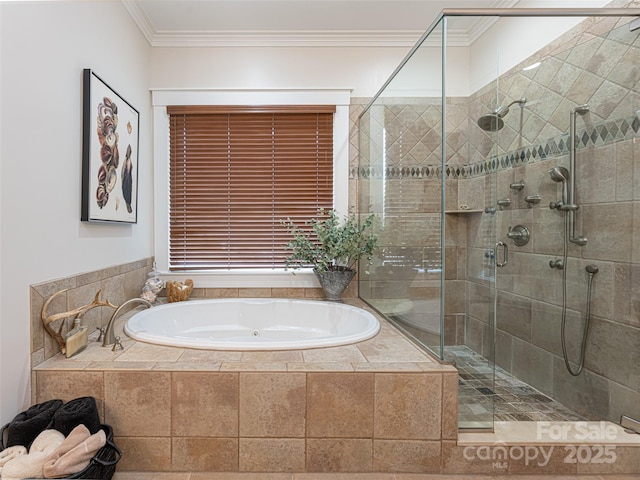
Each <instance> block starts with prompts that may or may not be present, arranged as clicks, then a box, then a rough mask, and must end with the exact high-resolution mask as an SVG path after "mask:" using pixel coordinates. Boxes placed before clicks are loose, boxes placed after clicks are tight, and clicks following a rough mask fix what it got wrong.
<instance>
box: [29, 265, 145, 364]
mask: <svg viewBox="0 0 640 480" xmlns="http://www.w3.org/2000/svg"><path fill="white" fill-rule="evenodd" d="M152 265H153V258H144V259H142V260H138V261H135V262H130V263H124V264H121V265H114V266H112V267H108V268H103V269H101V270H95V271H92V272H84V273H79V274H77V275H72V276H69V277H65V278H60V279H56V280H50V281H46V282H42V283H38V284H35V285H31V288H30V299H31V306H30V311H31V365H32V366H35V365H38V364H40V363H42V362H43V361H45V360H47V359H48V358H51V357H53V356H54V355H56V354H57V353H58V351H59V350H58V345H57V344H56V342H55V341H54V340H53V338H51V336H50V335H49V334H48V333H47V332H46V331H45V329H44V327H43V325H42V319H41V317H40V315H41V312H42V306H43V304H44V302H45V300H46V299H47V298H49V297H50V296H51V295H53V294H54V293H56V292H58V291H60V290H63V289H67V291H66V292H65V293H63V294H61V295H59V296H58V297H56V299H55V300H54V301H53V302H51V304H50V305H49V309H48V312H49V313H50V314H54V313H60V312H65V311H69V310H72V309H74V308H77V307H80V306H82V305H87V304H89V303H91V302H92V301H93V299H94V297H95V295H96V292H97V291H98V290H100V292H101V293H100V300H102V301H105V300H109V301H110V302H111V303H113V304H114V305H119V304H121V303H123V302H124V301H126V300H128V299H130V298H133V297H137V296H138V295H139V294H140V292H141V290H142V286H143V285H144V282H145V281H146V280H147V274H148V273H149V272H150V271H151V267H152ZM112 313H113V309H111V308H108V307H100V308H94V309H93V310H90V311H89V312H87V314H86V315H85V316H84V317H83V319H82V322H83V325H86V326H87V327H89V333H91V332H93V331H94V330H95V329H96V327H104V326H105V325H106V324H107V322H108V321H109V318H110V317H111V314H112ZM72 320H73V319H72V318H71V319H66V320H64V321H66V322H67V325H66V328H65V329H64V330H63V332H62V333H63V334H64V333H66V332H67V331H68V328H70V326H71V323H72ZM56 325H59V323H56Z"/></svg>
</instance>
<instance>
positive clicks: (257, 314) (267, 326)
mask: <svg viewBox="0 0 640 480" xmlns="http://www.w3.org/2000/svg"><path fill="white" fill-rule="evenodd" d="M379 330H380V323H379V322H378V319H377V318H376V317H375V316H374V315H372V314H371V313H369V312H367V311H366V310H363V309H361V308H358V307H353V306H351V305H345V304H342V303H332V302H322V301H311V300H293V299H284V298H233V299H211V300H190V301H187V302H177V303H168V304H165V305H160V306H157V307H153V308H150V309H147V310H142V311H141V312H139V313H136V314H135V315H133V316H132V317H131V318H130V319H129V320H128V321H127V323H126V325H125V332H126V334H127V335H129V336H130V337H131V338H133V339H135V340H139V341H142V342H149V343H155V344H159V345H168V346H176V347H187V348H199V349H210V350H299V349H305V348H318V347H332V346H337V345H345V344H349V343H356V342H361V341H363V340H366V339H368V338H371V337H373V336H374V335H376V334H377V333H378V331H379Z"/></svg>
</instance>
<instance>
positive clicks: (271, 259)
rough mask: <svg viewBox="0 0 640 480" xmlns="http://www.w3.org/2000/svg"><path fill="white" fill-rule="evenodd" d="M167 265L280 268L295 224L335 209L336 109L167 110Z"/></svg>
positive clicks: (177, 267) (178, 267)
mask: <svg viewBox="0 0 640 480" xmlns="http://www.w3.org/2000/svg"><path fill="white" fill-rule="evenodd" d="M167 112H168V114H169V119H170V137H169V141H170V167H169V168H170V173H169V183H170V186H169V195H170V202H169V265H170V269H171V270H173V271H184V270H208V269H222V268H224V269H237V268H274V267H275V268H282V267H284V259H285V258H286V257H287V255H288V254H289V253H288V252H287V251H286V250H285V249H284V246H285V245H286V244H287V243H288V241H289V239H290V236H289V234H288V233H287V232H286V230H285V229H284V228H283V227H282V225H281V220H283V219H286V218H291V219H292V220H293V221H294V222H296V223H298V224H302V223H304V222H305V221H306V220H308V219H309V218H311V217H313V216H315V215H316V214H317V210H318V209H319V208H324V209H330V208H332V206H333V114H334V112H335V107H327V106H319V107H318V106H305V107H301V106H295V107H217V106H216V107H209V106H185V107H182V106H175V107H167Z"/></svg>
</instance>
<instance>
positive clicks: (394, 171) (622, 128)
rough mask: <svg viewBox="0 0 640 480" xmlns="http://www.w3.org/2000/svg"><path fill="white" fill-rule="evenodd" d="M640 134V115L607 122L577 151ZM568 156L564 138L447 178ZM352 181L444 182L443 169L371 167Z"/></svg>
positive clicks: (584, 136) (583, 134)
mask: <svg viewBox="0 0 640 480" xmlns="http://www.w3.org/2000/svg"><path fill="white" fill-rule="evenodd" d="M639 133H640V118H639V117H638V115H632V116H629V117H625V118H621V119H617V120H612V121H609V122H604V123H603V124H601V125H596V126H594V127H592V128H591V129H585V130H583V131H580V132H578V135H577V138H578V141H577V145H576V148H577V149H583V148H588V147H599V146H602V145H606V144H609V143H613V142H618V141H622V140H629V139H632V138H634V137H637V136H638V135H639ZM568 153H569V135H568V134H563V135H559V136H557V137H554V138H552V139H550V140H547V141H546V142H544V143H540V144H537V145H530V146H528V147H524V148H521V149H518V150H515V151H513V152H508V153H505V154H503V155H496V156H492V157H491V158H489V159H487V160H485V161H483V162H477V163H473V164H469V165H448V166H447V167H446V168H445V170H444V174H445V178H470V177H477V176H481V175H485V174H487V173H493V172H496V171H499V170H505V169H507V168H515V167H518V166H520V165H525V164H527V163H533V162H536V161H542V160H545V159H547V158H549V157H554V156H559V155H566V154H568ZM349 174H350V178H358V179H363V180H371V179H375V180H381V179H438V178H442V168H441V166H440V165H427V166H411V165H408V166H402V167H400V166H387V167H384V168H383V167H379V166H369V167H353V168H352V169H351V171H350V172H349Z"/></svg>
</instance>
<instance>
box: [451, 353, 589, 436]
mask: <svg viewBox="0 0 640 480" xmlns="http://www.w3.org/2000/svg"><path fill="white" fill-rule="evenodd" d="M445 360H446V361H448V362H454V363H455V366H456V368H457V369H458V372H459V377H458V385H459V390H458V421H459V425H460V426H462V427H464V426H465V425H478V424H482V423H488V422H491V421H492V420H496V421H514V420H515V421H532V420H533V421H550V420H555V421H577V420H589V419H587V418H585V417H583V416H581V415H579V414H577V413H576V412H574V411H572V410H570V409H569V408H567V407H565V406H564V405H562V404H561V403H558V402H556V401H555V400H553V399H552V398H550V397H548V396H547V395H545V394H544V393H542V392H539V391H538V390H536V389H535V388H533V387H532V386H530V385H527V384H526V383H524V382H523V381H521V380H518V379H517V378H516V377H514V376H513V375H511V374H510V373H508V372H507V371H505V370H504V369H502V368H500V367H498V366H497V365H496V367H495V381H494V376H493V367H492V366H491V365H490V363H489V361H488V360H487V359H485V358H484V357H483V356H482V355H480V354H478V353H476V352H474V351H473V350H471V349H470V348H469V347H467V346H464V345H456V346H448V347H446V348H445ZM492 412H493V415H492Z"/></svg>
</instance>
